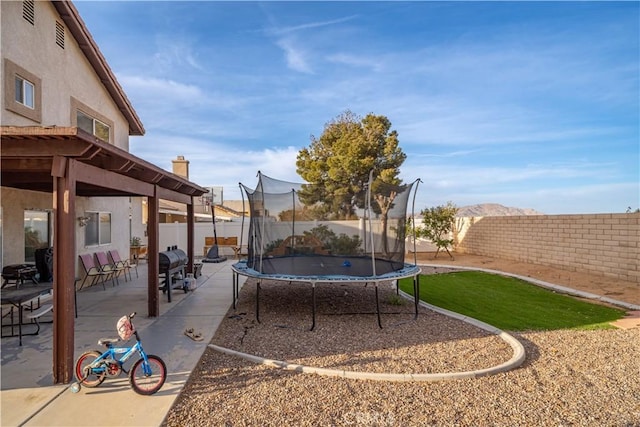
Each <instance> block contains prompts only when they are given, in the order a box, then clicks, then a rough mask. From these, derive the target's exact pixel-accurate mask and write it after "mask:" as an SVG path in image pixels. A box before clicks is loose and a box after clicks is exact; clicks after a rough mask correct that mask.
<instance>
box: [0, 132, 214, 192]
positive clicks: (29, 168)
mask: <svg viewBox="0 0 640 427" xmlns="http://www.w3.org/2000/svg"><path fill="white" fill-rule="evenodd" d="M0 137H1V138H2V156H1V157H0V162H1V168H2V169H1V179H2V181H1V182H2V186H4V187H12V188H18V189H24V190H33V191H41V192H52V191H53V176H54V175H55V174H56V167H59V166H56V164H57V163H56V162H57V160H56V159H62V158H66V159H72V160H74V161H76V162H77V164H78V165H80V167H83V168H84V169H83V170H85V171H90V173H89V174H87V176H88V179H85V180H83V181H78V183H77V195H78V196H86V197H89V196H153V195H154V193H153V190H152V189H153V187H155V186H158V187H160V188H163V189H164V190H166V193H165V196H166V197H165V196H163V198H165V199H167V200H175V201H179V202H181V203H188V204H190V203H191V197H199V196H201V195H203V194H205V193H207V192H208V190H207V189H206V188H203V187H200V186H199V185H197V184H195V183H193V182H191V181H189V180H187V179H186V178H183V177H181V176H179V175H175V174H173V173H171V172H168V171H166V170H164V169H162V168H160V167H158V166H156V165H154V164H152V163H149V162H147V161H145V160H143V159H141V158H139V157H136V156H134V155H132V154H130V153H129V152H128V151H125V150H122V149H121V148H118V147H116V146H114V145H111V144H107V143H105V142H103V141H101V140H100V139H98V138H96V137H95V136H93V135H91V134H89V133H87V132H85V131H83V130H82V129H78V128H75V127H70V128H67V127H21V126H0ZM185 196H186V197H185Z"/></svg>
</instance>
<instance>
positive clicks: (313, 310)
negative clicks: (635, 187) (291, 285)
mask: <svg viewBox="0 0 640 427" xmlns="http://www.w3.org/2000/svg"><path fill="white" fill-rule="evenodd" d="M315 327H316V284H315V283H312V284H311V329H309V330H310V331H313V330H314V329H315Z"/></svg>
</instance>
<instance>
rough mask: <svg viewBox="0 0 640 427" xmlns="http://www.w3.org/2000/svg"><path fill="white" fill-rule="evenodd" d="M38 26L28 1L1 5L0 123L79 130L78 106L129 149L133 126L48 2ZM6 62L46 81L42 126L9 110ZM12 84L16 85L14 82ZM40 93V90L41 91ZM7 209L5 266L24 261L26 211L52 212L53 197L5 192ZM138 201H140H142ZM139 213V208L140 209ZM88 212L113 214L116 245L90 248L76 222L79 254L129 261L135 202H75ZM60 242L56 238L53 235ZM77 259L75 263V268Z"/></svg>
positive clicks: (38, 9)
mask: <svg viewBox="0 0 640 427" xmlns="http://www.w3.org/2000/svg"><path fill="white" fill-rule="evenodd" d="M34 6H35V20H34V25H32V24H31V23H29V22H27V21H26V20H25V19H24V18H23V16H22V11H23V2H21V1H1V2H0V31H1V34H0V41H1V42H2V48H1V49H0V53H1V54H2V62H1V63H0V73H1V75H0V84H2V85H3V86H2V89H3V90H2V91H1V92H0V93H2V97H3V99H2V102H1V108H0V111H1V115H0V118H1V121H0V122H1V124H2V125H3V126H60V127H69V126H75V125H76V124H75V123H74V120H75V114H76V109H75V108H76V107H77V106H78V105H82V106H83V107H88V108H89V109H91V110H93V111H89V112H90V113H91V112H95V113H96V114H98V115H99V116H94V117H96V118H98V119H102V117H105V118H107V119H108V120H109V122H110V123H108V124H110V125H111V140H110V143H112V144H114V145H116V146H117V147H119V148H122V149H124V150H126V151H128V150H129V123H128V122H127V120H126V118H125V117H124V116H123V115H122V113H121V112H120V110H119V109H118V107H117V106H116V104H115V102H114V101H113V99H112V98H111V96H110V95H109V93H108V92H107V90H106V89H105V87H104V86H103V84H102V83H101V81H100V79H99V77H98V76H97V74H96V73H95V70H94V69H93V68H92V67H91V65H90V64H89V62H88V60H87V59H86V57H85V56H84V54H83V53H82V51H81V50H80V48H79V46H78V43H77V42H76V40H75V39H74V38H73V36H72V34H71V32H70V31H69V30H68V28H66V25H64V22H63V20H62V19H61V18H60V16H59V15H58V12H57V11H56V9H55V8H54V6H53V5H52V4H51V2H48V1H36V2H34ZM56 22H59V23H61V24H63V26H64V29H65V38H64V49H63V48H61V47H60V46H58V45H57V44H56ZM5 59H8V60H10V61H11V62H12V63H14V64H16V65H17V66H19V67H20V68H22V69H24V70H26V71H28V72H29V73H30V74H33V75H35V76H36V77H37V78H38V79H39V80H40V82H41V84H40V89H41V103H42V113H41V121H40V122H37V121H34V120H33V119H29V118H27V117H25V116H22V115H20V114H17V113H15V112H13V111H11V110H8V109H7V108H5V99H4V97H6V96H7V94H6V93H5V90H4V89H5V86H4V85H5ZM9 83H12V82H11V81H10V82H9ZM37 89H38V88H36V90H37ZM0 201H1V204H2V223H1V224H0V226H1V227H2V230H1V231H2V257H1V258H2V259H1V261H2V265H9V264H15V263H21V262H24V223H23V219H24V211H25V210H27V209H37V210H52V208H53V196H52V194H51V193H39V192H32V191H23V190H16V189H12V188H7V187H1V188H0ZM138 201H139V199H138ZM137 209H138V210H139V209H140V208H137ZM85 211H101V212H111V214H112V216H111V224H112V227H111V241H112V244H110V245H104V246H93V247H87V246H85V244H84V230H83V229H82V228H81V227H80V226H79V224H78V223H77V222H76V248H77V252H78V253H79V254H82V253H89V252H91V253H92V252H96V251H106V250H109V249H117V250H118V251H119V252H120V255H121V257H123V258H128V254H129V237H130V220H129V214H130V203H129V198H128V197H121V198H81V197H78V198H77V199H76V212H75V217H76V218H77V217H79V216H84V215H85V214H84V212H85ZM54 238H55V236H54ZM77 263H78V260H77V259H76V264H77Z"/></svg>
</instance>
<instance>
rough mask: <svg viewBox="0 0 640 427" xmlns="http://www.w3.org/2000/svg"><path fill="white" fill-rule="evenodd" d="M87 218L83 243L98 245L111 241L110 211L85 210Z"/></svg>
mask: <svg viewBox="0 0 640 427" xmlns="http://www.w3.org/2000/svg"><path fill="white" fill-rule="evenodd" d="M85 216H86V217H87V218H89V221H88V222H87V225H86V226H85V228H84V245H85V246H98V245H106V244H109V243H111V213H109V212H85Z"/></svg>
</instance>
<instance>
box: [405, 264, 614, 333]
mask: <svg viewBox="0 0 640 427" xmlns="http://www.w3.org/2000/svg"><path fill="white" fill-rule="evenodd" d="M419 277H420V299H421V300H422V301H425V302H427V303H429V304H433V305H435V306H438V307H441V308H445V309H447V310H451V311H455V312H456V313H460V314H464V315H467V316H470V317H473V318H475V319H478V320H481V321H483V322H485V323H488V324H490V325H492V326H495V327H496V328H499V329H503V330H509V331H528V330H553V329H570V328H577V329H598V328H608V327H612V326H610V325H609V322H611V321H614V320H617V319H620V318H622V317H623V316H624V314H625V311H624V310H622V309H617V308H611V307H606V306H603V305H599V304H593V303H589V302H586V301H583V300H579V299H577V298H573V297H570V296H567V295H562V294H558V293H556V292H554V291H551V290H548V289H545V288H542V287H539V286H536V285H533V284H530V283H527V282H525V281H523V280H520V279H516V278H513V277H506V276H500V275H495V274H489V273H484V272H479V271H464V272H457V273H446V274H433V275H420V276H419ZM400 289H402V290H403V291H405V292H407V293H409V294H411V295H413V280H412V279H411V278H409V279H402V280H401V281H400Z"/></svg>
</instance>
